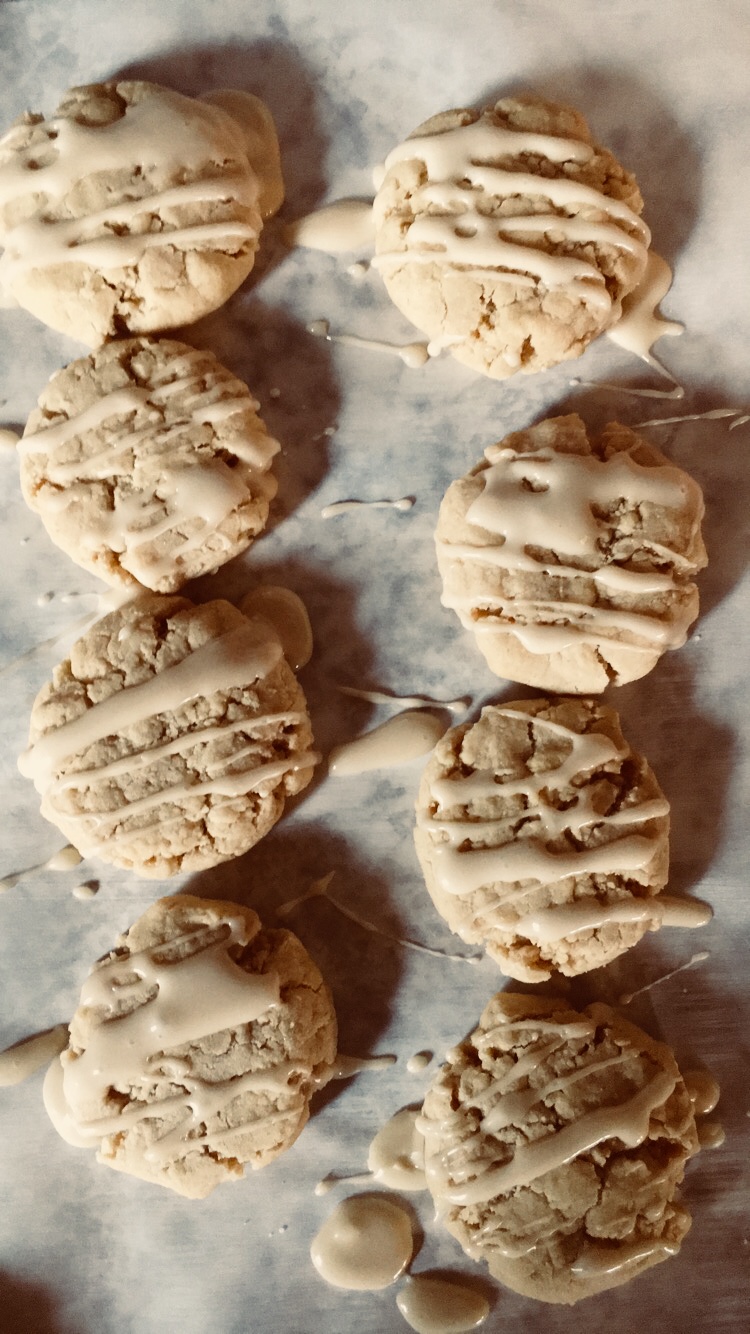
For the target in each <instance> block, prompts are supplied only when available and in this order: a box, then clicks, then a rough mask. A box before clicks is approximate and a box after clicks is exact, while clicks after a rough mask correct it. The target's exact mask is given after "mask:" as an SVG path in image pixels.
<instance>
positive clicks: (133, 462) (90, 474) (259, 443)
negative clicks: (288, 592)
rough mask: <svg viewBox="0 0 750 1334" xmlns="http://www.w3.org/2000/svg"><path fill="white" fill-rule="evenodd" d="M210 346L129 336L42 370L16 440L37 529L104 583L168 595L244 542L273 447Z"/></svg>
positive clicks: (259, 513)
mask: <svg viewBox="0 0 750 1334" xmlns="http://www.w3.org/2000/svg"><path fill="white" fill-rule="evenodd" d="M257 408H258V404H257V403H256V402H255V400H254V399H253V398H252V396H251V394H250V392H249V390H248V389H247V386H246V385H244V384H243V383H242V381H241V380H237V379H236V378H235V377H234V376H233V375H232V374H230V372H229V371H227V370H225V369H224V367H223V366H222V365H220V363H219V362H218V361H217V360H216V358H215V357H214V355H213V353H212V352H205V351H196V350H195V349H194V348H191V347H188V346H186V345H185V344H184V343H176V342H172V341H168V340H161V341H159V340H157V339H154V338H131V339H123V340H115V341H114V342H111V343H107V344H106V345H105V346H104V347H102V348H100V349H99V351H98V352H93V353H92V354H91V356H89V357H85V358H83V359H82V360H81V361H75V362H73V363H72V365H70V366H66V367H65V369H64V370H62V371H58V372H57V374H56V375H54V376H53V377H52V379H51V380H50V382H49V384H48V385H47V387H46V389H45V390H44V392H43V393H42V395H41V397H40V399H39V406H38V407H37V408H36V409H35V411H34V412H32V414H31V416H30V418H29V421H28V424H27V427H26V432H25V434H24V438H23V440H22V441H21V442H20V444H19V446H18V449H19V454H20V459H21V487H22V490H23V494H24V498H25V500H26V502H27V504H28V505H29V506H30V507H31V509H33V510H36V511H37V513H38V514H40V515H41V518H42V522H43V523H44V526H45V528H46V529H47V532H48V533H49V535H50V537H51V538H52V540H53V542H56V543H57V545H58V546H59V547H62V549H63V551H66V552H67V553H68V555H69V556H71V557H72V558H73V560H74V561H76V562H77V564H79V565H82V566H83V567H84V569H88V570H91V571H93V573H94V574H98V575H99V577H100V578H102V579H106V580H107V582H108V583H111V584H120V585H122V584H124V585H127V586H131V587H137V586H138V584H141V585H143V586H144V587H146V588H150V589H153V590H155V591H156V592H160V593H172V592H174V591H175V590H176V589H178V588H179V587H180V586H181V585H182V584H184V583H185V582H186V581H187V580H188V579H194V578H197V577H198V576H199V575H201V574H207V573H209V572H211V571H213V570H215V569H216V568H217V567H218V566H220V565H223V564H224V563H225V562H226V561H228V560H231V558H232V557H233V556H236V555H237V554H238V552H240V551H244V549H245V548H246V547H247V546H249V544H250V543H251V542H252V540H253V538H254V537H256V536H257V535H258V533H260V532H261V531H262V529H263V527H264V525H265V522H266V519H267V517H268V507H269V503H270V501H271V498H272V497H273V495H274V494H275V491H276V482H275V479H274V477H273V476H272V474H271V472H270V467H271V461H272V459H273V456H274V454H276V453H277V452H278V449H279V445H278V443H277V441H276V440H274V439H272V437H271V436H270V435H269V434H268V432H267V431H266V428H265V426H264V424H263V422H262V421H261V419H260V417H259V416H258V415H257Z"/></svg>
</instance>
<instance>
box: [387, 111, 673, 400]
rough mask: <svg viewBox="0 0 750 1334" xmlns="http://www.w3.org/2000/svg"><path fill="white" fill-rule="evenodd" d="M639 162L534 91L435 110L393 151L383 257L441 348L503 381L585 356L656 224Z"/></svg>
mask: <svg viewBox="0 0 750 1334" xmlns="http://www.w3.org/2000/svg"><path fill="white" fill-rule="evenodd" d="M642 207H643V201H642V199H641V195H640V192H639V190H638V186H637V184H636V182H635V179H634V177H633V176H632V175H631V174H630V172H628V171H626V170H625V169H624V168H623V167H621V166H620V164H619V162H617V160H616V159H615V158H614V157H613V156H612V154H611V153H610V152H608V150H607V149H605V148H601V147H599V146H598V145H597V144H595V143H594V141H593V139H592V137H591V134H590V131H589V128H588V125H587V124H586V121H585V120H584V119H583V117H582V116H581V115H580V114H579V113H578V112H577V111H574V110H572V109H571V108H570V107H565V106H558V105H556V104H554V103H552V102H547V101H544V100H543V99H541V98H536V97H530V96H529V97H506V98H503V99H502V100H501V101H499V102H496V103H495V105H494V106H491V107H486V108H485V109H484V110H482V111H470V110H465V109H462V110H456V111H445V112H443V113H441V114H440V115H438V116H433V117H432V118H431V119H430V120H428V121H426V122H425V123H424V124H423V125H420V127H419V128H418V129H417V130H415V131H414V134H413V135H411V137H410V138H408V139H407V140H405V142H404V143H402V144H400V145H399V146H398V147H397V148H395V149H394V150H393V151H392V152H391V153H390V154H389V156H388V157H387V158H386V162H385V175H384V178H383V181H382V184H381V185H380V188H379V190H378V192H377V195H376V198H375V204H374V210H375V225H376V258H375V266H376V267H377V268H378V269H379V270H380V272H381V274H382V277H383V280H384V282H385V285H386V287H387V289H388V293H389V295H390V297H391V299H392V300H393V301H394V303H395V304H396V305H397V306H398V308H399V310H401V311H402V312H403V314H404V315H406V316H407V317H408V318H409V319H410V320H411V321H412V322H413V323H414V324H416V325H417V327H418V328H420V329H422V330H423V331H424V332H425V333H426V334H427V335H428V337H429V338H430V339H431V340H432V341H433V343H435V344H436V345H437V346H438V347H446V348H447V349H448V350H449V351H450V352H451V353H452V355H453V356H454V357H456V359H457V360H458V361H461V362H463V363H464V364H465V365H467V366H471V367H472V369H474V370H477V371H480V372H482V373H483V374H484V375H490V376H493V377H494V378H496V379H503V378H505V377H506V376H509V375H513V374H515V373H516V372H517V371H524V372H533V371H539V370H543V369H544V368H545V367H547V366H554V365H556V364H557V363H558V362H560V361H565V360H568V359H569V358H571V357H577V356H580V354H581V352H583V351H584V349H585V348H586V346H587V345H588V343H590V342H591V340H592V338H596V337H597V335H598V334H600V333H603V332H604V330H605V329H607V328H609V327H610V326H611V325H612V324H614V323H615V322H616V321H617V319H618V318H619V316H620V313H621V305H622V299H623V297H624V296H627V294H628V293H629V292H631V291H633V290H634V288H635V287H636V286H637V285H638V283H639V282H640V280H641V278H642V277H643V275H644V273H645V269H646V261H647V254H648V246H649V243H650V239H651V237H650V233H649V230H648V228H647V227H646V225H645V223H644V222H642V220H641V218H640V217H639V214H640V212H641V209H642Z"/></svg>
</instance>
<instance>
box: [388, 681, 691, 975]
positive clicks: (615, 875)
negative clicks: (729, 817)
mask: <svg viewBox="0 0 750 1334" xmlns="http://www.w3.org/2000/svg"><path fill="white" fill-rule="evenodd" d="M414 837H415V843H416V849H417V855H418V857H419V861H420V864H421V867H422V871H423V874H424V877H425V882H426V884H427V888H428V890H429V893H430V896H431V898H432V901H433V903H434V904H435V907H436V908H437V910H438V912H439V913H440V915H441V916H442V917H443V918H444V919H445V921H446V922H447V923H448V925H449V926H450V928H451V930H452V931H455V932H456V933H457V935H459V936H460V937H461V939H462V940H465V941H467V943H470V944H476V943H479V944H482V945H484V946H485V948H486V950H487V953H488V954H489V955H490V956H491V957H492V958H493V959H494V960H495V962H496V963H498V964H499V965H500V968H501V969H502V971H503V972H504V973H505V974H506V975H507V976H508V977H515V978H518V979H519V980H521V981H524V982H540V981H543V980H544V979H546V978H548V977H550V975H551V974H552V973H553V972H555V971H557V972H560V973H565V974H567V975H568V976H574V975H576V974H578V973H585V972H588V971H590V970H591V969H592V968H600V967H601V966H602V965H603V964H606V963H609V962H610V960H611V959H614V958H616V957H617V956H618V955H619V954H622V953H623V952H624V951H625V950H627V949H629V948H630V947H631V946H632V945H635V944H636V943H637V941H639V940H640V938H641V936H643V935H644V934H645V932H646V931H655V930H656V929H657V928H658V926H659V925H660V924H661V913H660V908H661V907H662V906H663V905H670V906H671V905H672V900H669V899H664V900H663V899H662V898H660V897H657V896H659V894H660V891H661V890H662V889H663V888H664V886H665V885H666V883H667V878H668V872H669V803H668V802H667V801H666V799H665V797H664V795H663V793H662V792H661V789H660V788H659V784H658V783H657V781H656V778H655V777H654V774H653V773H652V771H651V769H650V768H649V766H648V764H647V763H646V761H645V759H643V757H642V756H641V755H637V754H635V753H634V752H633V751H632V750H631V748H630V746H629V745H628V744H627V742H626V741H625V739H624V737H623V735H622V732H621V730H620V721H619V718H618V717H617V714H616V713H615V711H614V709H610V708H607V707H605V706H604V705H602V704H600V703H598V702H597V701H594V700H588V699H561V700H557V701H550V700H546V699H534V700H517V701H514V702H513V703H509V704H503V705H491V706H489V707H488V708H485V709H483V710H482V714H481V717H480V718H479V720H478V721H477V722H475V723H465V724H463V725H462V726H460V727H453V728H451V729H450V731H448V732H446V733H445V735H444V736H443V737H442V738H441V740H440V741H439V742H438V744H437V746H436V747H435V750H434V752H433V754H432V756H431V758H430V760H429V762H428V764H427V765H426V767H425V770H424V773H423V776H422V782H421V786H420V790H419V797H418V800H417V825H416V829H415V835H414ZM686 903H687V904H688V905H689V904H690V901H686ZM687 911H689V906H688V909H687Z"/></svg>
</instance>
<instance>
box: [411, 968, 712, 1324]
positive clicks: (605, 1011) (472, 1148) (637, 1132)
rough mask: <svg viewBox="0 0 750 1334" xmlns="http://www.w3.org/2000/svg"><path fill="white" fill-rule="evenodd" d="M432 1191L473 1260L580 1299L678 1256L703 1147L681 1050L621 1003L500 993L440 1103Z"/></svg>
mask: <svg viewBox="0 0 750 1334" xmlns="http://www.w3.org/2000/svg"><path fill="white" fill-rule="evenodd" d="M419 1124H420V1128H421V1129H422V1132H423V1134H424V1136H425V1164H426V1173H427V1182H428V1186H429V1188H430V1191H431V1192H432V1195H433V1198H434V1200H435V1205H436V1208H437V1211H438V1215H439V1216H440V1217H441V1218H442V1220H443V1223H444V1224H445V1226H446V1227H447V1228H448V1230H449V1231H450V1232H451V1233H452V1234H453V1235H454V1236H455V1237H457V1239H458V1240H459V1242H460V1243H461V1245H462V1246H463V1248H464V1250H465V1251H466V1252H467V1254H469V1255H470V1256H472V1258H474V1259H476V1260H485V1261H486V1262H487V1264H488V1266H489V1269H490V1273H492V1274H493V1275H494V1276H495V1278H497V1279H499V1280H500V1282H502V1283H504V1284H506V1286H507V1287H509V1288H512V1289H513V1290H514V1291H515V1292H519V1293H522V1294H523V1295H524V1296H527V1297H534V1298H537V1299H538V1300H541V1301H546V1302H560V1303H569V1304H572V1303H574V1302H577V1301H579V1300H580V1299H581V1298H582V1297H587V1296H592V1295H593V1294H595V1293H597V1292H601V1291H603V1290H604V1289H607V1288H611V1287H616V1286H618V1285H619V1284H621V1283H625V1282H627V1281H628V1280H629V1279H631V1278H633V1277H635V1276H636V1275H637V1274H639V1273H641V1272H642V1271H643V1270H645V1269H647V1268H649V1267H650V1266H651V1265H654V1264H657V1263H659V1262H660V1261H661V1260H664V1259H666V1258H668V1257H669V1256H671V1255H674V1254H675V1253H676V1251H678V1250H679V1247H680V1243H681V1241H682V1239H683V1237H684V1236H685V1233H686V1232H687V1231H688V1228H689V1227H690V1221H691V1220H690V1215H689V1213H688V1212H687V1210H686V1209H685V1207H684V1206H683V1205H682V1204H678V1203H676V1202H675V1194H676V1191H677V1188H678V1186H679V1183H680V1182H681V1180H682V1177H683V1174H684V1169H685V1164H686V1162H687V1160H688V1159H689V1158H690V1157H692V1155H693V1154H695V1153H696V1152H697V1151H698V1137H697V1133H696V1128H695V1118H694V1116H693V1111H692V1105H691V1101H690V1096H689V1094H688V1091H687V1089H686V1087H685V1084H684V1082H683V1080H682V1077H681V1075H680V1072H679V1069H678V1067H677V1064H676V1062H675V1059H674V1054H673V1053H672V1051H671V1050H670V1048H669V1047H667V1046H665V1045H664V1044H663V1043H659V1042H655V1041H654V1040H653V1039H652V1038H650V1037H649V1036H648V1035H647V1034H646V1033H644V1032H643V1031H642V1030H641V1029H639V1028H636V1027H635V1026H634V1025H633V1024H630V1023H627V1022H626V1021H625V1020H623V1019H621V1018H620V1016H619V1015H618V1014H617V1013H616V1012H615V1011H614V1010H612V1009H610V1007H608V1006H606V1005H601V1004H594V1005H589V1006H587V1008H586V1009H585V1010H584V1011H583V1012H582V1013H578V1012H576V1011H575V1010H572V1009H571V1008H570V1007H569V1005H568V1004H567V1002H566V1001H564V1000H562V999H554V998H552V999H550V998H541V997H536V996H522V995H515V994H513V993H505V994H500V995H497V996H495V997H494V999H493V1000H492V1001H490V1003H489V1005H488V1006H487V1008H486V1009H485V1011H484V1013H483V1015H482V1018H481V1020H480V1023H479V1026H478V1028H477V1029H476V1030H475V1031H474V1032H473V1033H472V1034H471V1036H470V1037H469V1038H467V1040H466V1041H465V1042H462V1043H461V1044H460V1046H458V1047H456V1048H454V1049H453V1050H452V1051H450V1052H448V1055H447V1058H446V1064H445V1065H444V1066H443V1067H442V1069H441V1070H440V1072H439V1073H438V1074H437V1075H436V1077H435V1078H434V1080H433V1082H432V1085H431V1087H430V1089H429V1090H428V1092H427V1096H426V1098H425V1102H424V1108H423V1112H422V1117H421V1119H420V1122H419Z"/></svg>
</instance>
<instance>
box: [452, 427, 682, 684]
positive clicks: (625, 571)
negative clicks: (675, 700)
mask: <svg viewBox="0 0 750 1334" xmlns="http://www.w3.org/2000/svg"><path fill="white" fill-rule="evenodd" d="M703 509H704V507H703V496H702V494H701V490H700V487H699V486H698V484H697V483H696V482H695V481H693V479H692V478H691V477H690V476H688V474H687V473H685V472H683V470H682V469H681V468H677V467H676V466H675V465H674V464H672V463H670V462H669V461H668V460H667V459H666V458H665V457H664V455H663V454H661V453H660V452H659V450H657V449H655V448H654V446H653V445H651V444H650V443H648V442H647V441H645V440H643V439H642V438H641V437H640V436H638V435H636V433H635V432H634V431H631V430H630V428H629V427H627V426H621V425H620V424H619V423H617V422H612V423H610V424H609V425H608V426H606V427H605V428H604V430H603V431H602V433H601V435H600V436H599V437H598V438H589V436H588V434H587V431H586V427H585V426H584V423H583V422H582V421H581V419H580V417H578V416H577V415H576V414H571V415H569V416H566V417H551V418H548V419H547V420H545V421H542V422H539V423H537V425H535V426H532V427H530V428H529V429H528V430H524V431H514V432H512V433H511V434H510V435H508V436H506V437H505V439H504V440H501V441H500V443H499V444H497V445H492V446H490V448H489V449H487V450H485V458H484V460H483V461H482V462H481V463H479V464H478V465H477V466H476V467H475V468H474V469H472V471H471V472H470V473H469V474H468V475H467V476H465V477H463V478H461V479H460V480H459V481H457V482H454V483H452V485H451V486H450V487H449V488H448V491H447V492H446V494H445V496H444V498H443V501H442V504H441V506H440V513H439V516H438V523H437V529H436V532H435V540H436V547H437V559H438V567H439V569H440V573H441V575H442V579H443V595H442V602H443V605H444V606H446V607H450V608H451V609H452V610H454V611H455V612H456V614H457V615H458V617H459V619H460V621H461V623H462V625H463V626H464V627H465V628H466V629H469V630H472V631H473V632H474V633H475V634H476V637H477V644H478V646H479V648H480V649H481V651H482V653H483V654H484V657H485V658H486V660H487V663H488V665H489V666H490V668H491V669H492V671H493V672H496V673H497V675H498V676H502V677H506V678H508V679H509V680H515V681H520V682H521V683H522V684H524V685H530V686H539V687H540V688H541V689H542V690H552V691H555V692H560V693H571V692H572V693H581V694H589V693H596V692H598V691H601V690H604V689H605V688H606V686H608V685H609V684H614V685H622V684H624V683H625V682H627V681H633V680H637V679H638V678H639V677H641V676H645V675H646V673H647V672H649V671H651V669H652V668H653V667H654V666H655V664H656V663H657V662H658V660H659V658H660V657H661V655H662V654H663V653H664V652H665V651H667V650H668V649H675V648H679V647H680V646H681V645H682V644H683V643H684V642H685V639H686V637H687V633H688V630H689V628H690V626H691V625H692V623H693V621H694V620H695V618H696V616H697V615H698V590H697V588H696V586H695V584H694V582H693V579H694V576H695V575H696V573H697V572H698V571H699V570H700V569H702V568H703V566H704V565H705V564H706V559H707V557H706V550H705V547H704V545H703V538H702V536H701V519H702V517H703Z"/></svg>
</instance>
